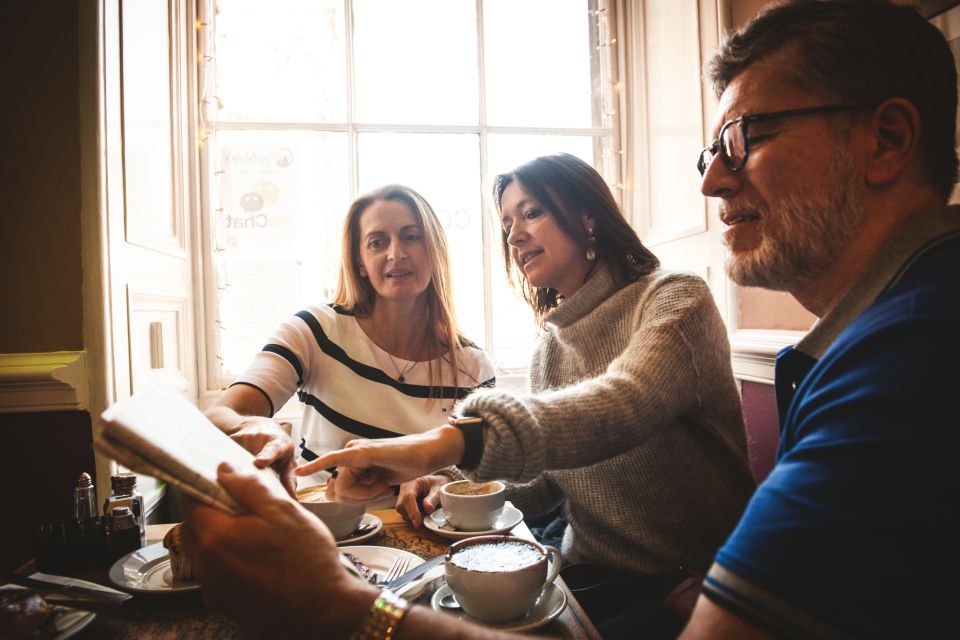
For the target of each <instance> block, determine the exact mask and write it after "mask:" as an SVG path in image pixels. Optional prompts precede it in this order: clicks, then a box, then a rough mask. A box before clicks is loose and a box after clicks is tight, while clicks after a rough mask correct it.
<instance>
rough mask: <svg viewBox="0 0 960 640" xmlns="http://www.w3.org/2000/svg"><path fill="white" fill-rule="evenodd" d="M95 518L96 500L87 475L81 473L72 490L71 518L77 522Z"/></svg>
mask: <svg viewBox="0 0 960 640" xmlns="http://www.w3.org/2000/svg"><path fill="white" fill-rule="evenodd" d="M96 516H97V499H96V495H95V492H94V490H93V480H91V479H90V474H89V473H81V474H80V477H79V478H78V479H77V486H76V487H75V488H74V490H73V517H74V518H76V519H77V520H83V519H85V518H95V517H96Z"/></svg>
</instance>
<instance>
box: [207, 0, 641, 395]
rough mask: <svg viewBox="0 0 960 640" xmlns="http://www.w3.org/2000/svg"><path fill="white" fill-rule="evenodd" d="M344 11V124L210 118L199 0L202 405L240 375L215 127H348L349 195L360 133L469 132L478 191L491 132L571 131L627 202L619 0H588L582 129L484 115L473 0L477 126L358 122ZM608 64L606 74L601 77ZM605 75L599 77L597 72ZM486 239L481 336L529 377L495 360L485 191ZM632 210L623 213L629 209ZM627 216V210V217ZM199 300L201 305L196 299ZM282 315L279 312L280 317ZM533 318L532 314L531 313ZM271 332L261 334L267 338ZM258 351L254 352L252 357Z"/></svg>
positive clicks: (348, 0) (484, 179)
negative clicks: (589, 106)
mask: <svg viewBox="0 0 960 640" xmlns="http://www.w3.org/2000/svg"><path fill="white" fill-rule="evenodd" d="M342 1H343V5H344V12H345V13H344V15H345V28H346V35H345V45H346V49H347V51H346V75H347V82H346V94H347V95H346V102H347V105H346V108H347V112H346V113H347V119H346V121H345V122H325V123H321V122H256V121H244V122H235V121H216V120H213V119H211V118H209V117H208V115H209V113H210V112H211V111H212V110H211V109H209V108H207V106H208V105H210V104H213V103H214V102H215V97H213V96H212V95H209V94H208V92H207V91H206V88H205V84H206V78H205V73H211V66H212V64H213V61H214V55H213V54H214V50H213V48H212V47H211V44H212V43H213V42H214V37H215V36H214V34H213V13H212V12H213V5H214V3H215V0H196V3H197V4H196V8H197V12H198V20H197V21H196V27H197V42H198V78H197V87H198V90H197V103H198V104H199V109H198V119H197V127H198V146H199V171H198V176H197V178H198V183H199V184H198V187H199V194H200V197H199V201H200V202H199V211H198V215H199V216H200V220H201V225H200V226H201V235H202V238H201V242H200V243H198V244H199V247H198V253H199V255H198V256H197V257H198V259H199V260H200V261H201V264H202V274H203V277H201V278H198V281H199V283H198V287H197V297H198V299H199V300H201V301H202V302H201V303H200V305H202V311H203V314H202V316H203V317H205V318H207V319H208V321H207V322H205V323H204V326H203V330H202V332H198V333H199V334H202V335H198V336H197V338H198V340H200V341H202V342H203V345H202V348H201V349H198V351H202V352H203V353H204V354H205V357H204V358H201V362H205V366H204V367H203V368H204V369H205V370H204V371H201V372H199V373H200V374H201V375H200V378H201V384H200V396H201V405H202V406H205V405H207V404H209V403H210V402H212V401H213V399H214V398H215V397H216V396H217V395H219V390H220V389H224V388H226V387H227V386H229V385H230V384H231V383H232V382H233V380H234V379H235V378H236V375H237V374H231V373H226V372H224V371H222V367H221V359H220V348H219V332H220V322H219V311H218V305H219V302H218V298H219V296H218V290H219V286H218V282H217V265H216V263H215V262H216V261H215V260H214V253H215V251H216V248H215V247H214V236H215V231H214V229H213V220H214V216H213V213H214V211H212V207H213V204H212V203H213V199H212V198H213V193H212V191H215V190H214V189H213V188H212V185H213V184H214V180H215V168H216V158H215V157H214V153H212V151H213V145H212V144H206V142H207V140H209V139H210V137H211V136H213V135H215V134H216V131H218V130H220V131H238V130H251V131H291V130H292V131H305V132H337V133H344V134H346V136H347V149H348V154H349V163H348V167H349V169H348V175H349V180H350V185H349V188H350V199H351V200H352V199H353V198H355V197H357V196H358V195H359V184H358V182H359V178H358V176H359V153H358V144H357V141H358V138H359V136H361V135H362V134H364V133H382V132H389V133H441V134H443V133H446V134H471V135H476V136H477V137H478V139H479V158H480V167H479V170H480V184H481V190H482V189H483V187H484V185H487V184H489V183H490V180H491V178H492V175H491V174H490V171H489V169H488V152H487V139H488V136H490V135H497V134H506V135H510V134H520V135H558V136H563V135H570V136H574V137H580V138H590V139H592V141H593V149H594V153H593V156H594V157H593V165H594V166H595V167H596V168H597V169H598V170H599V171H600V172H601V174H603V175H604V176H605V178H606V179H607V181H608V182H609V183H610V185H611V187H612V190H613V192H614V195H615V197H616V198H617V199H618V201H619V202H620V204H621V205H623V202H622V200H623V198H622V193H621V191H622V189H623V183H624V182H625V180H624V177H623V175H622V163H621V155H622V153H621V151H620V150H621V148H622V141H621V134H620V132H621V122H620V110H621V107H622V105H621V104H620V96H619V91H618V90H619V80H618V77H617V75H618V58H619V55H618V51H617V38H616V22H615V14H616V8H615V5H616V2H615V0H585V4H586V5H587V9H588V11H590V12H591V13H592V14H593V15H594V16H595V23H594V28H592V29H591V30H590V46H591V47H595V49H596V51H597V52H598V54H597V55H596V56H592V57H591V70H592V76H593V78H594V80H593V82H594V85H595V87H597V89H596V90H595V91H594V93H593V113H594V119H595V121H596V120H599V122H600V124H601V126H594V127H579V128H561V127H520V126H499V125H490V124H488V123H487V114H486V108H485V94H486V78H485V69H484V46H485V40H484V38H485V33H484V24H483V23H484V21H483V19H482V15H483V13H482V12H483V5H484V0H475V4H476V12H477V13H476V15H477V16H478V20H477V65H478V69H477V72H478V78H479V86H478V93H479V105H478V111H479V118H478V122H477V124H476V125H423V124H398V123H389V122H380V123H361V122H357V121H356V109H355V104H354V93H355V87H354V80H355V69H354V66H353V57H354V46H355V43H354V30H353V10H352V7H353V2H354V0H342ZM604 69H606V74H607V77H605V78H604V77H603V74H604ZM598 77H599V78H600V80H598V79H597V78H598ZM480 196H481V211H480V215H481V217H482V221H481V240H482V242H483V253H482V255H483V305H484V307H483V308H484V340H485V348H486V350H487V351H488V353H489V354H490V355H491V357H492V358H493V359H494V362H495V363H496V364H497V368H498V374H499V375H500V376H501V377H510V378H511V379H512V378H517V379H519V378H520V377H521V376H522V377H523V378H525V377H526V373H527V370H528V365H527V363H522V364H521V363H500V362H497V357H496V356H497V346H496V341H495V338H494V331H493V326H494V314H495V310H494V309H493V297H494V294H493V284H492V281H491V278H492V270H493V269H497V268H500V267H499V264H498V263H499V260H497V257H498V256H499V254H500V250H499V244H500V243H499V231H498V229H497V228H496V227H495V226H494V224H493V220H494V216H493V215H492V214H493V211H492V209H491V207H492V203H491V202H490V198H489V196H488V194H486V193H481V194H480ZM628 213H629V212H627V211H625V214H627V215H628ZM628 219H629V215H628ZM198 306H199V305H198ZM281 320H282V318H277V322H280V321H281ZM531 322H532V317H531ZM266 338H267V336H264V340H266ZM253 355H254V354H252V353H251V354H250V356H251V358H252V357H253Z"/></svg>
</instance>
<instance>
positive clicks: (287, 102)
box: [207, 0, 347, 122]
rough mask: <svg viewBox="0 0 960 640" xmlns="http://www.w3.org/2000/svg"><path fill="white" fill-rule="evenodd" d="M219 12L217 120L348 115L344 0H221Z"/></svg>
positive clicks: (319, 119) (329, 119) (326, 119)
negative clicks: (267, 0)
mask: <svg viewBox="0 0 960 640" xmlns="http://www.w3.org/2000/svg"><path fill="white" fill-rule="evenodd" d="M217 9H218V12H217V16H216V51H215V57H214V63H215V67H216V86H215V87H211V89H212V91H213V92H214V93H215V96H216V98H219V100H218V105H220V109H219V111H218V112H217V113H216V115H215V116H213V117H215V118H218V119H222V120H231V121H247V122H281V121H285V120H293V121H301V122H343V121H344V120H346V113H347V108H346V104H347V101H346V87H347V80H346V45H345V42H346V39H345V37H344V32H345V28H344V20H343V2H342V0H272V1H271V2H270V3H269V4H266V3H264V2H262V0H218V2H217ZM208 93H209V92H208ZM207 98H208V99H213V98H212V97H211V96H209V95H208V96H207Z"/></svg>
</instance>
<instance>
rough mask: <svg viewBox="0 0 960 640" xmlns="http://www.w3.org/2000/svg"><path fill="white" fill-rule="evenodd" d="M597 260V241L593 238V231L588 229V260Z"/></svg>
mask: <svg viewBox="0 0 960 640" xmlns="http://www.w3.org/2000/svg"><path fill="white" fill-rule="evenodd" d="M596 259H597V239H596V238H594V237H593V229H587V260H590V261H591V262H592V261H594V260H596Z"/></svg>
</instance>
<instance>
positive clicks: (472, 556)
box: [450, 540, 543, 572]
mask: <svg viewBox="0 0 960 640" xmlns="http://www.w3.org/2000/svg"><path fill="white" fill-rule="evenodd" d="M542 558H543V552H542V551H541V550H540V549H537V548H536V547H533V546H530V545H529V544H526V543H525V542H519V541H513V540H503V541H497V542H485V543H483V544H475V545H472V546H469V547H466V548H464V549H460V550H459V551H457V552H456V553H454V554H453V556H451V558H450V561H451V562H452V563H454V564H455V565H457V566H458V567H462V568H464V569H469V570H470V571H491V572H493V571H514V570H516V569H521V568H523V567H526V566H529V565H532V564H535V563H537V562H539V561H540V560H541V559H542Z"/></svg>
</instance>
